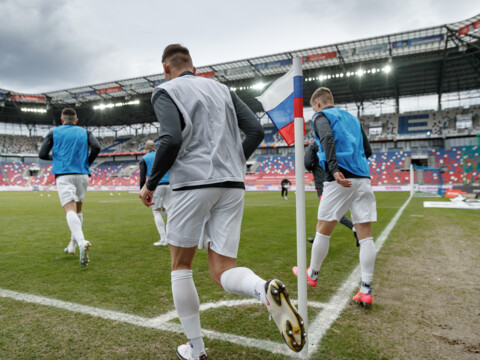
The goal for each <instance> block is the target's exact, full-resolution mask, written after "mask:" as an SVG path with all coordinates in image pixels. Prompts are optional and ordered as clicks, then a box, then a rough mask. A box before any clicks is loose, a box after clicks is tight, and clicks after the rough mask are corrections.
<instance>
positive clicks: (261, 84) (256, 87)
mask: <svg viewBox="0 0 480 360" xmlns="http://www.w3.org/2000/svg"><path fill="white" fill-rule="evenodd" d="M265 85H266V84H264V83H262V82H258V83H256V84H253V85H252V89H256V90H262V89H263V88H264V87H265Z"/></svg>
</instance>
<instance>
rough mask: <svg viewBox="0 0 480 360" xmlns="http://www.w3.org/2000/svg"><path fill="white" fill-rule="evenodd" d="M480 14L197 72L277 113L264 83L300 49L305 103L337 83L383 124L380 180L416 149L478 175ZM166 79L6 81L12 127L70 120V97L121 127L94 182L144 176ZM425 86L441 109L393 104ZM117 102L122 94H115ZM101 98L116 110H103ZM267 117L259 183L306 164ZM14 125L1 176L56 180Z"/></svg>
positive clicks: (1, 149) (106, 126)
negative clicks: (44, 88)
mask: <svg viewBox="0 0 480 360" xmlns="http://www.w3.org/2000/svg"><path fill="white" fill-rule="evenodd" d="M479 22H480V14H479V15H475V16H474V17H472V18H469V19H465V20H463V21H459V22H456V23H451V24H445V25H441V26H437V27H434V28H427V29H418V30H412V31H407V32H403V33H398V34H389V35H380V36H377V37H373V38H370V39H367V42H366V41H365V39H363V40H355V41H347V42H344V43H341V44H336V45H335V46H333V47H332V46H318V47H314V48H310V49H299V50H296V51H289V52H285V53H279V54H274V55H266V56H261V57H257V58H251V59H245V60H242V61H238V60H237V61H231V62H226V63H222V64H214V65H210V66H203V67H200V68H197V74H198V75H199V76H203V77H208V78H211V79H213V80H215V81H219V82H221V83H224V84H225V85H226V86H228V87H229V88H230V89H231V90H232V91H235V92H236V93H237V95H238V96H239V98H241V99H242V100H243V101H244V102H245V103H246V104H247V106H249V108H250V109H252V111H253V112H255V113H256V114H257V116H258V117H259V119H260V121H261V122H262V123H265V122H266V121H268V120H267V119H266V114H265V112H263V109H262V108H261V105H260V103H259V102H258V101H257V100H256V97H257V96H258V95H260V91H261V90H258V89H259V87H257V85H258V82H261V83H263V84H268V83H271V82H273V81H275V80H276V79H277V78H278V77H279V76H280V75H282V74H284V73H285V72H286V71H288V70H289V69H290V67H291V63H292V57H293V56H298V57H302V60H303V103H304V104H308V102H309V98H310V96H311V94H312V93H313V91H315V89H316V88H318V87H319V86H328V87H329V88H330V89H331V90H332V92H333V93H334V96H335V101H336V103H337V104H338V106H340V107H345V108H347V109H349V110H350V111H352V109H355V110H353V111H354V112H357V111H358V112H359V113H360V116H359V118H360V120H361V121H362V124H363V126H364V129H365V131H366V132H367V134H369V131H367V130H369V129H370V127H371V128H372V135H370V140H371V143H372V148H373V149H374V155H373V156H372V158H371V160H370V163H371V173H372V180H373V184H408V180H409V179H408V176H409V174H408V173H407V172H406V171H399V169H404V168H406V167H407V166H406V165H407V162H409V161H410V159H411V158H412V156H414V155H416V154H421V155H422V156H426V157H428V158H429V159H433V160H431V161H432V163H431V164H429V165H430V167H433V168H436V169H442V168H444V172H443V173H440V170H438V171H437V170H425V171H424V173H423V181H425V182H432V183H435V182H440V180H441V181H443V183H446V184H449V183H451V184H460V183H462V182H471V181H478V177H479V149H478V145H480V106H479V104H478V103H479V102H480V100H479V98H480V87H479V86H478V81H477V79H478V71H476V70H475V69H476V68H475V67H473V66H472V61H477V58H476V57H475V56H477V52H478V48H479V47H478V46H479V40H478V39H479V37H478V35H479V34H480V27H479V26H478V24H479ZM467 33H468V34H467ZM459 44H462V45H461V46H459ZM387 59H388V61H387ZM406 62H408V64H409V65H408V66H405V64H406ZM477 62H478V61H477ZM164 81H165V77H164V74H154V75H149V76H142V77H139V78H136V79H127V80H118V81H115V82H112V83H104V84H95V85H91V86H84V87H81V88H73V89H67V90H59V91H53V92H49V93H45V94H37V95H34V96H32V95H27V94H18V93H15V92H10V91H8V92H7V91H6V90H5V91H4V90H1V89H0V98H1V99H2V102H1V107H0V115H1V116H2V117H1V121H2V124H4V125H5V126H2V127H3V128H4V131H6V130H5V129H7V127H8V126H7V125H11V126H10V129H15V131H13V130H12V134H13V133H14V132H16V131H17V128H20V127H21V128H22V131H23V132H21V133H22V134H25V133H30V134H32V135H36V134H38V132H37V130H38V128H37V127H39V126H41V127H42V129H41V130H44V129H50V128H52V127H53V126H55V125H59V124H60V113H61V110H62V108H63V107H65V106H66V104H68V106H74V107H75V109H76V110H77V113H78V115H79V119H81V122H83V124H85V125H86V126H88V127H89V129H90V130H92V131H94V133H95V134H102V135H105V134H108V135H111V134H115V137H114V136H100V135H99V136H97V138H98V139H99V141H100V144H101V147H102V149H103V150H102V152H101V153H100V156H99V158H98V159H97V163H96V164H94V166H93V168H92V178H91V184H92V185H94V186H97V185H108V186H110V185H112V186H136V185H137V184H138V176H139V174H138V168H137V163H138V161H139V159H140V157H141V156H142V153H143V151H144V149H143V144H144V142H145V140H147V139H150V140H154V141H156V142H158V135H157V134H156V133H153V132H154V131H155V129H157V127H156V118H155V113H154V112H153V111H152V107H151V103H150V99H151V93H152V90H153V88H154V87H156V86H158V85H159V84H161V83H163V82H164ZM422 96H430V97H432V96H433V97H435V96H436V97H437V99H436V100H437V101H434V102H433V106H432V109H431V110H419V111H410V112H402V113H400V114H398V113H393V112H392V111H394V110H393V109H394V108H397V109H398V110H399V111H401V110H402V106H401V105H400V104H401V101H400V100H402V99H406V98H411V99H416V97H422ZM417 100H418V102H420V101H421V99H420V98H418V99H417ZM112 101H116V103H115V104H113V103H111V104H107V103H108V102H112ZM475 102H477V103H476V104H475ZM98 104H105V105H111V107H112V109H110V110H109V111H105V112H101V113H100V115H99V113H98V112H97V111H96V110H95V107H96V105H98ZM376 104H385V106H384V107H383V110H385V109H388V111H390V112H382V111H381V110H382V107H381V106H379V107H377V106H376ZM392 104H393V105H392ZM372 105H373V106H372ZM30 106H32V108H35V110H38V109H37V108H38V107H43V106H45V113H43V112H42V113H28V115H25V113H23V108H24V107H26V108H27V109H28V108H29V107H30ZM421 106H422V107H425V104H421ZM427 106H430V105H427ZM368 107H369V108H370V111H367V110H368V109H367V108H368ZM419 107H420V106H417V108H419ZM372 109H373V112H374V113H375V115H372V114H371V112H372V111H371V110H372ZM409 109H411V108H409ZM305 110H306V111H305V118H306V120H307V121H306V124H305V133H306V136H305V140H304V141H305V144H308V143H310V142H311V141H314V134H313V131H312V129H311V122H310V121H309V120H310V118H311V115H312V110H311V109H308V108H306V109H305ZM378 112H379V113H378ZM52 121H53V123H52ZM264 126H265V140H264V141H263V142H262V144H261V146H260V147H259V149H258V150H257V151H256V153H255V155H254V157H253V158H251V159H249V163H248V164H247V168H248V169H249V172H252V173H249V174H248V175H247V180H246V181H247V183H259V184H269V183H270V184H277V180H278V178H279V177H283V176H291V175H292V174H293V173H294V156H293V154H292V152H293V148H291V147H287V146H286V144H285V142H284V141H283V139H282V138H281V137H280V135H279V134H278V131H277V130H276V128H275V127H274V126H272V125H271V124H270V123H268V124H266V125H264ZM96 130H98V132H96ZM146 133H149V134H148V135H145V134H146ZM7 134H8V135H0V186H5V185H17V186H28V185H51V184H54V177H53V175H52V174H51V165H50V164H48V163H47V164H44V163H42V162H38V164H37V165H36V166H37V167H38V169H37V170H35V171H34V172H33V173H32V172H31V171H29V168H30V167H31V166H34V163H35V156H36V154H37V151H38V146H39V144H40V142H41V140H42V139H41V137H39V136H31V137H30V136H24V135H22V136H14V135H11V134H9V133H8V132H7ZM133 134H135V135H133ZM117 135H118V137H117ZM475 136H476V137H477V138H475ZM473 144H477V146H473ZM27 155H28V156H27ZM37 161H38V160H37ZM429 162H430V160H429ZM308 176H309V175H306V177H307V178H308ZM440 176H441V178H439V177H440Z"/></svg>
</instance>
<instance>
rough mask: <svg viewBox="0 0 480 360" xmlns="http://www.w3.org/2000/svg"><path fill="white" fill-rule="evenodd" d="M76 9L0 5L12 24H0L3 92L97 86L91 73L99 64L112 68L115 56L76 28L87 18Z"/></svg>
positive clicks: (20, 1) (23, 1) (55, 3)
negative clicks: (26, 88)
mask: <svg viewBox="0 0 480 360" xmlns="http://www.w3.org/2000/svg"><path fill="white" fill-rule="evenodd" d="M78 4H79V2H77V1H71V2H65V1H61V0H49V1H41V0H13V1H1V2H0V13H1V14H2V18H4V19H7V20H8V21H2V22H0V34H1V36H0V49H1V51H0V69H1V70H0V71H1V81H2V83H1V84H0V86H1V87H3V88H9V89H12V90H15V91H22V88H25V87H28V88H29V89H30V90H35V89H38V91H45V89H50V90H52V89H56V90H58V89H60V88H62V86H64V85H65V84H72V85H73V84H77V85H81V84H87V83H89V82H92V81H94V79H93V77H92V76H89V73H90V72H91V73H92V74H95V73H96V71H92V69H96V68H97V63H98V62H100V63H102V62H103V63H114V61H110V60H112V59H111V58H114V56H115V50H114V49H113V48H112V47H111V46H109V45H108V44H105V43H102V42H101V41H99V40H98V39H95V38H88V37H86V36H85V35H84V34H83V32H82V26H81V25H80V26H78V25H79V24H78V22H79V21H81V20H83V19H85V18H86V14H84V13H83V11H82V9H81V8H79V7H78ZM72 19H73V20H72ZM86 25H87V26H88V22H87V23H86ZM105 65H107V64H105ZM110 65H111V64H110ZM111 66H112V65H111Z"/></svg>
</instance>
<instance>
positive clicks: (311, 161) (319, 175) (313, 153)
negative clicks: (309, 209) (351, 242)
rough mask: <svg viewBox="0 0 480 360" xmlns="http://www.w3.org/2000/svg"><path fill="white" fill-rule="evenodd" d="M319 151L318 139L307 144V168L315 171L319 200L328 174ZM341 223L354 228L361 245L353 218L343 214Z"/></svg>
mask: <svg viewBox="0 0 480 360" xmlns="http://www.w3.org/2000/svg"><path fill="white" fill-rule="evenodd" d="M317 153H318V144H317V142H316V141H312V142H311V143H310V144H309V145H308V146H307V149H306V150H305V157H304V162H305V169H306V170H308V171H311V172H312V173H313V180H314V181H315V189H316V190H317V195H318V200H322V194H323V182H324V181H325V179H326V178H327V174H326V173H325V171H324V170H323V169H322V167H321V166H320V164H319V162H318V156H317ZM340 224H342V225H345V226H346V227H348V228H349V229H350V230H352V232H353V236H354V237H355V241H356V242H357V247H359V246H360V244H359V243H358V236H357V232H356V230H355V227H354V226H353V222H352V220H350V218H349V217H348V216H347V215H343V216H342V218H341V219H340ZM314 240H315V238H314V237H310V238H308V241H309V242H310V243H312V244H313V241H314Z"/></svg>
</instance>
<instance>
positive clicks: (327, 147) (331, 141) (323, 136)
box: [314, 114, 352, 187]
mask: <svg viewBox="0 0 480 360" xmlns="http://www.w3.org/2000/svg"><path fill="white" fill-rule="evenodd" d="M314 128H315V132H316V133H317V136H318V138H319V139H320V143H321V144H322V148H323V151H324V152H325V157H326V159H327V166H328V170H329V171H330V173H331V174H332V175H333V177H334V178H335V180H336V181H337V183H339V184H340V185H342V186H345V187H350V186H352V183H351V181H350V180H348V179H345V177H344V176H343V174H342V172H341V171H340V169H339V167H338V160H337V152H336V148H335V138H334V137H333V132H332V127H331V126H330V122H329V121H328V119H327V117H326V116H325V115H323V114H320V115H318V116H317V117H316V118H315V121H314Z"/></svg>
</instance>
